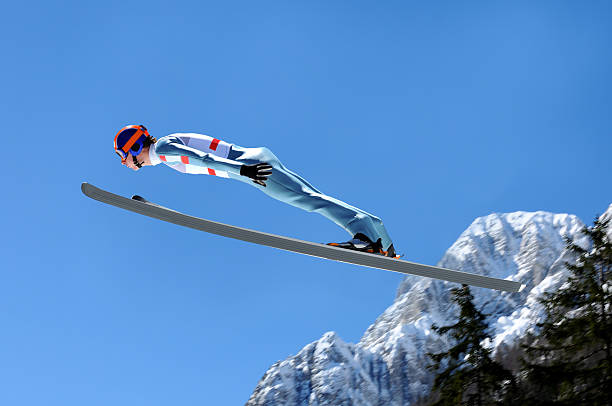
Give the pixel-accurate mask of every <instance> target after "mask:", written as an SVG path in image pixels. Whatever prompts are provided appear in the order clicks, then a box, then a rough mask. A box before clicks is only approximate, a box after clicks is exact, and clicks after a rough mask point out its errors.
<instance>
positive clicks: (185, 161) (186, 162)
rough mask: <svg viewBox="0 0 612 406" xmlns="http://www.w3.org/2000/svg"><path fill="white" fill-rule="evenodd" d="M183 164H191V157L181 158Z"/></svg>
mask: <svg viewBox="0 0 612 406" xmlns="http://www.w3.org/2000/svg"><path fill="white" fill-rule="evenodd" d="M181 162H182V163H184V164H185V165H187V164H189V157H188V156H182V157H181Z"/></svg>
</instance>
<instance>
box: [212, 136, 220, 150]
mask: <svg viewBox="0 0 612 406" xmlns="http://www.w3.org/2000/svg"><path fill="white" fill-rule="evenodd" d="M220 141H221V140H218V139H216V138H214V139H213V140H212V141H211V142H210V147H209V148H210V149H212V150H213V151H216V150H217V146H218V145H219V142H220Z"/></svg>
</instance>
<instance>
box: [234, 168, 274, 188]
mask: <svg viewBox="0 0 612 406" xmlns="http://www.w3.org/2000/svg"><path fill="white" fill-rule="evenodd" d="M240 174H241V175H242V176H246V177H247V178H251V179H253V182H255V183H257V184H258V185H261V186H263V187H265V186H266V180H267V179H268V176H270V175H271V174H272V166H271V165H268V164H264V163H258V164H253V165H242V166H241V167H240Z"/></svg>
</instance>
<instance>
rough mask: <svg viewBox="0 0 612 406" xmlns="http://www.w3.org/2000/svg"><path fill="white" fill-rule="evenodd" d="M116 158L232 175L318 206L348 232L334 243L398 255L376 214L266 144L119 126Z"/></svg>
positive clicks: (135, 164)
mask: <svg viewBox="0 0 612 406" xmlns="http://www.w3.org/2000/svg"><path fill="white" fill-rule="evenodd" d="M115 152H116V153H117V154H118V155H119V157H120V158H121V163H122V164H123V165H125V166H127V167H128V168H131V169H133V170H135V171H137V170H139V169H140V168H142V167H143V166H152V165H158V164H160V163H162V162H163V163H164V164H166V165H168V166H169V167H171V168H172V169H175V170H177V171H179V172H183V173H191V174H207V175H213V176H220V177H223V178H232V179H236V180H239V181H241V182H244V183H248V184H250V185H252V186H255V187H256V188H258V189H259V190H261V191H262V192H264V193H266V194H267V195H268V196H270V197H273V198H274V199H277V200H280V201H282V202H285V203H288V204H290V205H292V206H295V207H299V208H300V209H303V210H306V211H309V212H312V211H314V212H317V213H319V214H321V215H323V216H325V217H327V218H328V219H330V220H331V221H333V222H334V223H336V224H338V225H339V226H340V227H342V228H343V229H345V230H346V231H348V232H349V233H350V235H352V236H353V238H352V239H351V240H350V241H347V242H342V243H329V244H328V245H332V246H335V247H340V248H346V249H351V250H356V251H364V252H370V253H374V254H379V255H384V256H389V257H392V258H397V257H398V256H397V255H396V253H395V249H394V247H393V242H392V241H391V238H390V237H389V234H388V233H387V230H385V226H384V225H383V222H382V221H381V219H380V218H378V217H376V216H373V215H372V214H370V213H367V212H365V211H363V210H361V209H358V208H356V207H354V206H351V205H349V204H346V203H344V202H342V201H340V200H338V199H335V198H333V197H330V196H327V195H325V194H323V193H321V192H320V191H319V190H317V189H316V188H315V187H314V186H312V185H311V184H310V183H308V182H307V181H306V180H305V179H304V178H302V177H301V176H299V175H297V174H296V173H294V172H292V171H290V170H289V169H287V168H286V167H285V166H284V165H283V164H282V163H281V162H280V161H279V159H278V158H277V157H276V155H274V154H273V153H272V151H270V150H269V149H267V148H244V147H240V146H238V145H235V144H229V143H227V142H225V141H221V140H219V139H216V138H213V137H210V136H208V135H202V134H195V133H176V134H170V135H167V136H165V137H161V138H160V139H159V140H158V139H156V138H154V137H152V136H151V135H150V134H149V132H148V131H147V129H146V128H145V127H144V126H142V125H128V126H126V127H123V128H122V129H121V130H120V131H119V132H118V133H117V135H116V136H115Z"/></svg>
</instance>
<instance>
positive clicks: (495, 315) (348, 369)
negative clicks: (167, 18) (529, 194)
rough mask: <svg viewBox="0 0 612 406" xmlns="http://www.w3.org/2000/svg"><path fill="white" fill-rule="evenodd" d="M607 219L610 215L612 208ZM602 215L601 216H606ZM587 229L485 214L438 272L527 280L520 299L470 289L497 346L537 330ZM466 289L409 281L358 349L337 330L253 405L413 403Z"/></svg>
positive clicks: (274, 369) (293, 360)
mask: <svg viewBox="0 0 612 406" xmlns="http://www.w3.org/2000/svg"><path fill="white" fill-rule="evenodd" d="M604 216H609V217H610V218H612V205H610V207H609V208H608V210H607V211H606V213H605V214H604ZM602 217H603V216H602ZM583 227H584V224H583V223H582V222H581V221H580V220H579V219H578V218H577V217H576V216H573V215H569V214H553V213H547V212H542V211H538V212H532V213H529V212H515V213H507V214H497V213H496V214H491V215H489V216H486V217H480V218H477V219H476V220H474V222H473V223H472V224H471V225H470V226H469V227H468V228H467V229H466V230H465V231H464V232H463V233H462V234H461V235H460V236H459V238H458V239H457V241H456V242H455V243H454V244H453V245H452V246H451V247H450V248H449V249H448V250H447V251H446V253H445V255H444V256H443V257H442V259H441V260H440V262H439V263H438V265H439V266H442V267H445V268H451V269H458V270H461V271H464V272H471V273H477V274H481V275H488V276H493V277H496V278H503V279H510V280H515V281H520V282H521V283H523V284H524V285H525V289H523V290H522V291H521V292H518V293H508V292H498V291H493V290H489V289H483V288H472V293H473V294H474V297H475V302H476V305H477V306H479V307H481V308H482V310H483V311H484V312H485V313H487V314H489V315H490V316H489V322H490V327H491V333H492V337H493V340H492V342H491V345H492V346H493V347H494V348H496V347H497V346H499V345H500V344H502V343H511V342H512V341H514V340H515V339H516V338H517V337H520V336H522V335H524V334H525V333H526V332H527V331H529V330H530V329H533V327H534V325H535V323H537V321H539V320H540V318H541V315H542V308H541V306H540V304H539V302H538V300H537V299H538V297H539V296H540V295H541V294H542V293H543V292H546V291H550V290H554V289H558V288H559V287H560V286H561V285H562V284H563V283H564V282H565V281H566V279H567V276H568V271H567V269H566V268H565V262H566V261H570V260H571V259H572V258H571V256H570V254H569V253H568V252H567V251H566V250H565V246H566V243H565V237H569V238H570V239H573V240H574V241H577V242H578V243H579V244H581V245H584V244H586V240H585V238H584V236H583V235H582V234H581V233H580V230H581V229H582V228H583ZM458 286H459V285H457V284H454V283H450V282H443V281H439V280H435V279H429V278H422V277H417V276H406V278H405V279H404V280H403V281H402V283H401V284H400V286H399V288H398V290H397V295H396V298H395V301H394V302H393V304H392V305H391V306H389V308H387V309H386V310H385V311H384V312H383V314H381V315H380V316H379V317H378V318H377V319H376V321H375V322H374V324H372V325H371V326H370V327H369V328H368V329H367V330H366V332H365V333H364V335H363V337H362V339H361V340H360V341H359V343H357V344H349V343H345V342H343V341H342V340H341V339H340V337H338V336H337V335H336V334H335V333H333V332H329V333H326V334H325V335H324V336H323V337H322V338H321V339H320V340H318V341H316V342H314V343H311V344H309V345H307V346H306V347H304V348H303V349H302V350H301V351H300V352H299V353H298V354H297V355H295V356H292V357H289V358H287V359H286V360H284V361H279V362H277V363H275V364H274V365H272V366H271V367H270V369H269V370H268V371H267V372H266V374H265V375H264V376H263V378H262V379H261V380H260V381H259V383H258V385H257V387H256V388H255V391H254V392H253V394H252V395H251V398H250V399H249V401H248V402H247V405H269V406H272V405H364V406H365V405H372V406H379V405H380V406H382V405H391V406H394V405H397V406H399V405H409V404H411V403H412V402H414V401H415V400H416V399H417V398H418V396H420V395H425V394H427V393H428V391H429V388H430V387H431V384H432V380H433V376H432V374H431V373H430V372H429V370H427V368H426V365H428V364H429V359H428V357H427V352H438V351H440V350H442V349H443V348H444V347H445V346H446V344H447V343H446V342H444V339H442V338H441V337H439V336H438V335H437V334H435V333H434V332H433V331H432V330H431V325H432V323H435V324H437V325H445V324H450V323H453V322H454V321H455V317H456V316H455V314H456V308H455V307H454V305H453V304H452V303H451V301H450V289H451V288H453V287H458Z"/></svg>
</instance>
